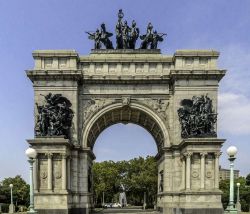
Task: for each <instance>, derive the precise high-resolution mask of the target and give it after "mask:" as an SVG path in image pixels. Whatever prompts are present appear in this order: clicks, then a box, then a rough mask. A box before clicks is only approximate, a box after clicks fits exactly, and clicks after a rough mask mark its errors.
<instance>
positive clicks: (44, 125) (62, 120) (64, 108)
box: [35, 93, 73, 138]
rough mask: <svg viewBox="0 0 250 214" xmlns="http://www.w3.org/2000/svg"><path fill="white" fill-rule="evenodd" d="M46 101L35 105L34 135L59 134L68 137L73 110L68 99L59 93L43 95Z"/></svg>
mask: <svg viewBox="0 0 250 214" xmlns="http://www.w3.org/2000/svg"><path fill="white" fill-rule="evenodd" d="M44 97H45V101H46V103H45V104H44V105H41V106H39V105H38V104H36V105H37V112H38V114H37V122H36V127H35V134H36V136H60V135H64V136H65V138H69V134H70V127H71V123H72V118H73V111H72V110H71V109H70V107H71V103H70V101H69V100H68V99H67V98H65V97H63V96H62V95H61V94H54V95H52V94H51V93H49V94H48V95H46V96H44Z"/></svg>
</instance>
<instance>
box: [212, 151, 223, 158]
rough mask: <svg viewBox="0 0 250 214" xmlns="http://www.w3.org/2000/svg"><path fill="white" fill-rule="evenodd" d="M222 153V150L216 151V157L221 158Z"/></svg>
mask: <svg viewBox="0 0 250 214" xmlns="http://www.w3.org/2000/svg"><path fill="white" fill-rule="evenodd" d="M221 154H222V152H215V153H214V156H215V157H216V158H219V157H220V156H221Z"/></svg>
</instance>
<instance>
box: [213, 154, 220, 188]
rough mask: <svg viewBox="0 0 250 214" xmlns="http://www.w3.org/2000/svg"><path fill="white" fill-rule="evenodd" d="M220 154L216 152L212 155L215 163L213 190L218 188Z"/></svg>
mask: <svg viewBox="0 0 250 214" xmlns="http://www.w3.org/2000/svg"><path fill="white" fill-rule="evenodd" d="M220 155H221V152H216V153H215V154H214V156H215V161H214V188H215V189H218V188H219V174H220V173H219V158H220Z"/></svg>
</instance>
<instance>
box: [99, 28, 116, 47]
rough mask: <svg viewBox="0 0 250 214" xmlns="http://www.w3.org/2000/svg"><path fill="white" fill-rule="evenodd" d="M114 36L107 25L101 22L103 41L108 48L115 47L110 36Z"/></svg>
mask: <svg viewBox="0 0 250 214" xmlns="http://www.w3.org/2000/svg"><path fill="white" fill-rule="evenodd" d="M111 36H113V33H109V32H107V31H106V26H105V24H104V23H102V24H101V42H102V43H103V44H104V46H105V47H106V49H114V48H113V44H112V42H111V41H110V39H109V37H111Z"/></svg>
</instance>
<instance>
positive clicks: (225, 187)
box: [220, 177, 250, 212]
mask: <svg viewBox="0 0 250 214" xmlns="http://www.w3.org/2000/svg"><path fill="white" fill-rule="evenodd" d="M236 183H240V189H239V191H240V203H241V209H242V211H244V212H248V211H249V204H250V187H249V186H247V185H246V178H244V177H240V178H238V179H236V180H235V185H234V187H235V189H234V201H235V202H236V197H237V187H236ZM229 189H230V180H229V179H227V180H221V181H220V190H222V198H221V200H222V204H223V207H224V209H225V208H226V207H227V205H228V201H229Z"/></svg>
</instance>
